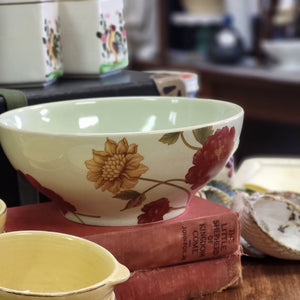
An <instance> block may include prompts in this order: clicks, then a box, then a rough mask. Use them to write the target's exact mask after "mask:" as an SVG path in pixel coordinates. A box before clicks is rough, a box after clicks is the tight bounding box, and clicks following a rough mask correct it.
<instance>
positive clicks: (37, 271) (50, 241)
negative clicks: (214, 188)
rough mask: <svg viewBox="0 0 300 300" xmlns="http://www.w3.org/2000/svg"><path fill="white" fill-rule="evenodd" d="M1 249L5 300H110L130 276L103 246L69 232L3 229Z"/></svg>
mask: <svg viewBox="0 0 300 300" xmlns="http://www.w3.org/2000/svg"><path fill="white" fill-rule="evenodd" d="M0 253H1V257H2V260H1V269H0V298H1V299H12V300H23V299H24V300H29V299H34V300H43V299H48V300H50V299H51V300H52V299H53V300H54V299H66V300H67V299H72V300H87V299H103V300H110V299H114V294H113V288H114V286H115V285H116V284H118V283H121V282H123V281H125V280H127V279H128V277H129V275H130V273H129V270H128V269H127V268H126V267H125V266H123V265H121V264H119V262H118V261H117V260H116V259H115V258H114V256H113V255H112V254H111V253H110V252H109V251H107V250H106V249H104V248H103V247H101V246H99V245H97V244H95V243H93V242H90V241H88V240H85V239H82V238H78V237H75V236H72V235H67V234H61V233H54V232H47V231H14V232H9V233H3V234H1V235H0Z"/></svg>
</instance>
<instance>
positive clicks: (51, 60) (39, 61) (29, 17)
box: [0, 0, 63, 86]
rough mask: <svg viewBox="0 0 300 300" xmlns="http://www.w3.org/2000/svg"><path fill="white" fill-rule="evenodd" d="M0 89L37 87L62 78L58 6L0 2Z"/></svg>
mask: <svg viewBox="0 0 300 300" xmlns="http://www.w3.org/2000/svg"><path fill="white" fill-rule="evenodd" d="M0 45H1V46H0V86H39V85H47V84H49V83H52V82H53V81H55V80H56V79H57V78H59V77H60V76H62V74H63V67H62V61H61V41H60V23H59V13H58V3H57V1H52V0H37V1H36V0H27V1H26V2H25V1H23V0H2V1H1V2H0Z"/></svg>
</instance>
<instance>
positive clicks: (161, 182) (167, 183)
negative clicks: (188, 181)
mask: <svg viewBox="0 0 300 300" xmlns="http://www.w3.org/2000/svg"><path fill="white" fill-rule="evenodd" d="M140 180H144V181H150V182H156V184H155V185H153V186H152V187H150V188H148V189H147V190H145V191H144V192H143V193H142V194H146V193H147V192H149V191H150V190H153V189H154V188H156V187H157V186H159V185H163V184H165V185H169V186H172V187H175V188H178V189H181V190H183V191H184V192H186V193H187V195H188V198H190V196H191V193H190V192H189V190H187V189H185V188H184V187H181V186H179V185H177V184H174V183H171V182H172V181H181V182H184V183H185V181H184V179H169V180H164V181H161V180H156V179H150V178H144V177H140Z"/></svg>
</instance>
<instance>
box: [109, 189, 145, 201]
mask: <svg viewBox="0 0 300 300" xmlns="http://www.w3.org/2000/svg"><path fill="white" fill-rule="evenodd" d="M139 196H140V193H139V192H137V191H132V190H126V191H122V192H120V193H118V194H116V195H115V196H114V197H113V198H117V199H121V200H132V199H136V198H137V197H139Z"/></svg>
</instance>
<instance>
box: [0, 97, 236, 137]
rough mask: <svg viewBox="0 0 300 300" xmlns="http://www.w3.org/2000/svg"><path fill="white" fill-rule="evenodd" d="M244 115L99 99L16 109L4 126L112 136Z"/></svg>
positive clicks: (204, 104)
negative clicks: (111, 134)
mask: <svg viewBox="0 0 300 300" xmlns="http://www.w3.org/2000/svg"><path fill="white" fill-rule="evenodd" d="M241 113H242V109H241V108H240V107H239V106H237V105H235V104H233V103H229V102H223V101H217V100H208V99H193V98H184V97H181V98H171V97H170V98H167V97H140V98H139V97H136V98H134V97H131V98H129V97H128V98H126V97H124V98H98V99H84V100H71V101H62V102H56V103H48V104H41V105H35V106H28V107H25V108H21V109H16V110H13V111H10V112H7V113H5V114H2V117H1V118H0V119H1V120H0V125H1V124H2V126H5V127H11V128H13V129H17V130H25V131H32V132H43V133H51V134H81V133H82V134H104V133H105V134H108V133H122V132H123V133H124V132H135V133H139V132H149V131H157V130H162V131H163V130H168V131H169V130H178V129H179V128H186V127H193V126H195V127H196V126H197V127H198V128H199V127H201V126H207V125H208V124H209V125H213V124H217V123H218V122H224V120H227V119H232V118H235V117H237V116H238V115H240V114H241Z"/></svg>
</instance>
